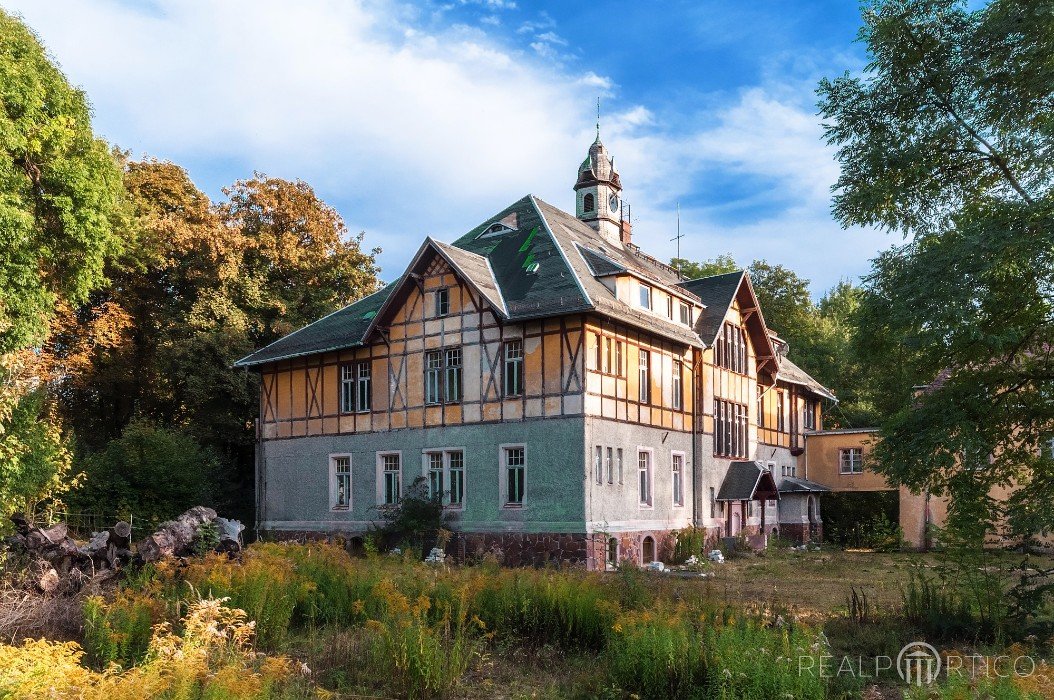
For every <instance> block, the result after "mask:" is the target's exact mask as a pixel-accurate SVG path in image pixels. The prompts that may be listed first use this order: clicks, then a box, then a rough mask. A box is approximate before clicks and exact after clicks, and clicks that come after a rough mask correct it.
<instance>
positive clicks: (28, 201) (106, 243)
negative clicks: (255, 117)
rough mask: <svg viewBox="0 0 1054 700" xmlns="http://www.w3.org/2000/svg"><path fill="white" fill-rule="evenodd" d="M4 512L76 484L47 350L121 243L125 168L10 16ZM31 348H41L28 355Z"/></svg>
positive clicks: (0, 226)
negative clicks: (64, 309) (67, 312)
mask: <svg viewBox="0 0 1054 700" xmlns="http://www.w3.org/2000/svg"><path fill="white" fill-rule="evenodd" d="M0 104H2V109H0V151H2V154H3V155H2V157H0V504H2V505H0V511H4V512H9V511H10V510H12V509H16V508H17V509H22V510H32V508H34V507H35V505H36V503H38V502H40V501H41V500H45V499H46V498H47V497H48V496H49V495H53V496H57V495H58V494H60V493H61V492H62V491H63V490H64V489H65V488H66V487H68V486H69V483H70V482H69V480H68V479H67V478H66V476H67V470H68V467H69V454H68V451H67V449H66V441H65V438H64V437H63V435H62V433H61V429H60V427H59V425H58V423H57V422H56V421H55V415H54V411H53V408H52V407H51V406H50V405H48V403H47V397H46V394H45V393H44V392H43V391H42V389H41V387H43V386H46V384H47V382H48V381H49V380H50V379H51V378H52V377H50V376H49V375H48V374H47V370H48V365H47V364H46V363H43V362H41V361H40V358H39V357H38V356H37V355H36V353H35V352H34V350H36V349H38V348H39V347H40V345H41V344H42V343H43V341H44V340H45V338H46V336H47V334H48V326H49V322H50V321H51V320H52V317H53V315H54V310H55V308H56V307H57V306H59V305H60V304H61V303H65V302H71V303H74V304H77V303H80V302H82V301H84V300H85V299H87V297H88V294H89V293H90V292H91V290H92V289H94V288H96V287H98V286H99V285H100V284H102V283H103V281H104V275H103V268H104V265H105V263H106V261H107V260H108V259H110V258H111V257H112V256H113V255H114V254H115V253H116V252H117V251H118V250H119V248H120V236H119V230H120V229H121V227H122V226H123V222H124V219H125V210H124V205H123V191H122V188H121V175H120V168H119V167H118V166H117V164H116V162H115V160H114V158H113V156H112V155H111V153H110V151H109V148H108V147H107V145H106V144H105V143H104V142H103V141H101V140H100V139H97V138H96V137H95V135H94V134H93V132H92V128H91V119H90V113H89V109H88V103H87V101H86V100H85V98H84V95H83V94H82V93H81V92H80V91H79V90H77V89H75V88H73V87H72V86H71V85H70V84H69V83H68V82H67V81H66V79H65V77H64V76H63V75H62V73H61V72H60V71H59V69H58V68H57V67H56V66H55V65H54V64H53V63H52V62H51V61H50V60H49V59H48V57H47V55H46V54H45V52H44V49H43V47H42V46H41V45H40V42H39V41H38V40H37V38H36V37H35V36H34V35H33V33H32V32H31V31H30V30H29V29H28V28H27V27H26V26H25V25H24V24H22V23H21V22H20V21H19V20H17V19H15V18H14V17H12V16H11V15H9V14H7V13H5V12H3V11H0ZM30 348H33V350H30Z"/></svg>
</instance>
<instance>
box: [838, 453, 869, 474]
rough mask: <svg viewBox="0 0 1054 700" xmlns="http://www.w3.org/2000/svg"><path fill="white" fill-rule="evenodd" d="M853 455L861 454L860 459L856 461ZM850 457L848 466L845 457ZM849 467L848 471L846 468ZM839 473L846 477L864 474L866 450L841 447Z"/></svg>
mask: <svg viewBox="0 0 1054 700" xmlns="http://www.w3.org/2000/svg"><path fill="white" fill-rule="evenodd" d="M853 453H859V454H860V459H859V460H854V459H853V458H852V455H853ZM846 455H848V456H849V463H848V465H847V464H846V460H845V457H846ZM847 466H848V469H846V467H847ZM838 473H839V474H843V475H845V476H857V475H858V474H863V473H864V448H863V447H840V448H838Z"/></svg>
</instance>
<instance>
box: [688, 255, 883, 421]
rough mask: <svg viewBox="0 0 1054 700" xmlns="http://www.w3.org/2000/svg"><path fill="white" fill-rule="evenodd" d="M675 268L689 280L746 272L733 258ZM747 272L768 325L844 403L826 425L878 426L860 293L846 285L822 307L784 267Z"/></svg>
mask: <svg viewBox="0 0 1054 700" xmlns="http://www.w3.org/2000/svg"><path fill="white" fill-rule="evenodd" d="M670 265H671V266H673V267H674V268H676V269H677V270H678V271H679V272H680V273H681V274H682V275H683V276H684V277H685V278H687V279H697V278H700V277H708V276H711V275H720V274H725V273H728V272H735V271H736V270H740V269H742V268H741V267H740V266H739V265H738V264H737V263H736V260H735V258H733V257H732V256H731V255H730V254H724V255H719V256H717V257H716V258H713V259H711V260H705V261H703V262H693V261H690V260H686V259H683V258H674V259H673V260H671V261H670ZM747 272H748V273H749V275H750V279H751V282H752V284H753V285H754V291H755V293H756V294H757V297H758V303H759V304H760V305H761V311H762V313H763V314H764V316H765V322H766V324H767V325H768V326H769V327H770V328H771V329H772V330H774V331H776V332H777V333H779V335H780V337H781V338H783V339H784V340H786V341H787V343H788V344H789V345H790V348H791V356H792V357H793V359H794V361H795V362H796V363H797V364H799V365H801V366H802V368H804V369H805V370H806V371H807V372H809V373H810V374H811V375H812V376H813V377H815V378H816V379H817V380H818V381H819V382H820V383H821V384H823V385H824V386H826V387H828V388H829V389H831V390H833V391H834V392H835V394H836V395H837V396H838V397H839V403H838V405H837V406H836V407H833V408H832V410H831V411H829V413H828V418H827V419H826V424H827V425H828V426H830V427H862V426H869V425H873V424H874V422H875V420H876V418H877V413H876V410H875V406H874V403H873V400H872V396H871V393H872V392H871V386H870V381H869V374H868V373H867V372H866V371H864V368H863V366H862V363H861V361H860V359H859V355H858V354H857V348H856V346H855V344H854V341H855V338H856V334H857V319H856V314H857V311H858V309H859V305H860V289H859V288H858V287H856V286H854V285H853V284H851V283H849V282H845V281H843V282H840V283H839V284H837V285H836V286H835V287H833V288H832V289H831V290H829V291H828V292H827V293H826V294H825V295H824V296H823V297H822V298H821V300H820V302H819V303H818V304H817V303H815V302H814V301H813V299H812V296H811V294H810V292H809V284H810V283H809V280H807V279H805V278H804V277H802V276H801V275H799V274H797V273H796V272H794V271H793V270H791V269H790V268H788V267H786V266H784V265H778V264H772V263H768V262H766V261H764V260H755V261H754V262H753V263H751V264H750V266H749V267H748V268H747Z"/></svg>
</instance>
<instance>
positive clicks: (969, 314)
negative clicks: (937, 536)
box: [819, 0, 1054, 538]
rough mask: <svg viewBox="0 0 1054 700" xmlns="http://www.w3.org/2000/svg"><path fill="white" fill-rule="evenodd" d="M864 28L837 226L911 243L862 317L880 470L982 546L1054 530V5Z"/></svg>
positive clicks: (871, 13)
mask: <svg viewBox="0 0 1054 700" xmlns="http://www.w3.org/2000/svg"><path fill="white" fill-rule="evenodd" d="M863 18H864V26H863V29H862V30H861V34H860V39H861V41H862V42H863V43H864V45H865V46H866V47H867V50H868V54H869V61H868V64H867V66H866V68H865V69H864V71H863V73H862V74H860V75H849V74H846V75H844V76H841V77H838V78H835V79H832V80H824V81H822V82H821V84H820V88H819V94H820V110H821V113H822V115H823V118H824V124H825V130H826V137H827V141H828V142H829V143H830V144H832V145H834V146H835V147H836V148H837V157H838V160H839V162H840V164H841V175H840V177H839V179H838V181H837V184H836V185H835V188H834V205H833V211H834V215H835V216H836V217H837V219H838V220H839V221H840V222H841V223H842V224H844V225H846V226H851V225H864V226H878V227H881V228H884V229H887V230H889V231H891V232H897V233H899V234H901V235H902V236H904V237H905V239H906V240H905V242H904V243H902V244H900V245H897V246H895V247H894V248H892V249H891V250H889V251H888V252H886V253H884V254H883V255H881V256H880V257H879V258H878V259H877V260H875V262H874V270H873V273H872V274H871V276H870V277H869V278H868V280H867V284H866V290H865V293H864V295H863V297H862V299H861V301H860V304H861V308H860V312H859V318H860V319H861V330H860V333H859V335H858V337H857V344H858V347H859V348H860V351H861V353H862V355H863V357H865V358H866V359H867V361H868V363H869V366H870V367H871V369H872V371H873V372H874V373H875V375H876V377H877V379H878V380H879V383H880V386H881V391H880V393H879V399H880V402H881V408H882V409H883V411H884V412H887V413H888V414H889V415H890V416H891V418H890V419H889V420H888V421H886V423H885V424H884V425H883V431H882V432H883V437H884V439H883V441H882V443H881V445H880V448H879V449H878V450H877V452H876V457H877V462H876V467H877V468H878V469H880V470H881V471H883V472H884V473H885V474H886V475H887V476H888V477H890V478H891V479H892V480H893V481H895V482H899V483H903V484H907V485H908V486H910V487H912V488H915V489H929V490H930V491H931V492H933V493H936V494H950V495H951V496H952V499H953V500H952V510H951V513H950V522H951V524H952V525H953V526H954V527H957V528H959V529H960V530H962V531H963V532H968V533H969V534H972V536H973V537H974V538H979V537H980V536H981V535H982V531H983V530H984V529H985V528H989V529H990V528H992V527H994V526H995V524H996V523H1006V524H1008V525H1009V527H1010V528H1011V529H1012V532H1013V533H1015V534H1017V535H1021V536H1027V535H1030V534H1032V533H1036V532H1047V531H1050V530H1051V529H1052V528H1054V508H1051V507H1050V503H1052V502H1054V461H1052V459H1051V456H1050V454H1049V450H1047V451H1045V450H1041V449H1040V448H1041V445H1043V444H1044V443H1045V442H1046V441H1047V440H1049V438H1050V436H1051V434H1052V433H1054V355H1052V352H1051V348H1052V347H1054V188H1052V185H1054V179H1052V175H1054V6H1052V5H1051V4H1050V3H1047V2H1034V1H1030V0H994V1H993V2H991V3H990V4H988V5H986V6H983V7H980V8H976V9H974V8H972V7H971V6H969V5H968V4H967V3H964V2H957V1H954V0H876V1H875V2H871V3H869V4H867V5H866V6H865V8H864V14H863ZM938 377H939V378H940V381H937V382H934V380H935V379H937V378H938ZM916 385H930V386H929V388H927V389H926V390H924V391H922V392H921V393H919V395H917V396H916V395H915V392H914V391H913V387H914V386H916ZM997 486H1004V487H1013V488H1014V489H1016V491H1015V496H1014V497H1013V498H1012V499H1011V500H1010V501H1008V502H1000V501H998V500H995V499H992V498H990V496H989V494H990V491H991V489H992V488H994V487H997Z"/></svg>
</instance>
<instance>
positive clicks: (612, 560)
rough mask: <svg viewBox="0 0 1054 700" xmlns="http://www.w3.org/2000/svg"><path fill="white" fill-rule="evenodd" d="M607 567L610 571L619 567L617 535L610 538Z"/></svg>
mask: <svg viewBox="0 0 1054 700" xmlns="http://www.w3.org/2000/svg"><path fill="white" fill-rule="evenodd" d="M607 568H608V571H614V570H615V569H617V568H618V539H617V538H615V537H610V538H608V547H607Z"/></svg>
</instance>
